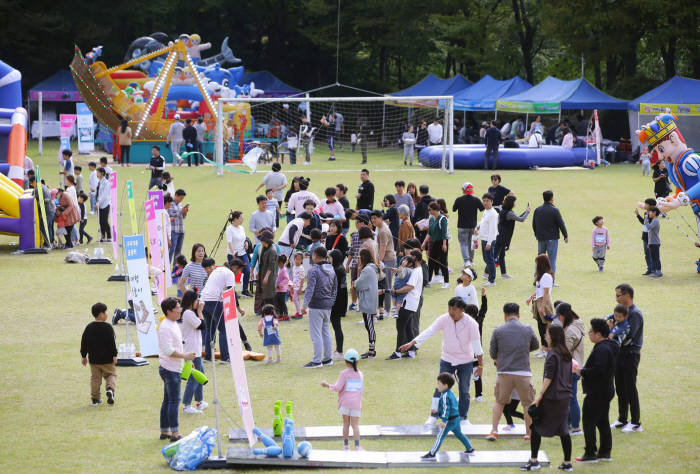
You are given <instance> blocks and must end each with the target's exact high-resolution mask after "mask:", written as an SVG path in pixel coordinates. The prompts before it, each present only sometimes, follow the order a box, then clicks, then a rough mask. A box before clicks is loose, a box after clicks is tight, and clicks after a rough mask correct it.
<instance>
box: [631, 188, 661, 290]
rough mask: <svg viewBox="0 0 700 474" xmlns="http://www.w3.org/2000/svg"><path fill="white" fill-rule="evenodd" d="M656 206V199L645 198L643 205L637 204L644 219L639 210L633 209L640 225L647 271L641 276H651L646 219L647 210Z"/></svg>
mask: <svg viewBox="0 0 700 474" xmlns="http://www.w3.org/2000/svg"><path fill="white" fill-rule="evenodd" d="M654 206H656V199H654V198H647V199H645V200H644V204H639V207H640V208H642V209H644V217H642V216H640V215H639V210H638V209H635V210H634V214H635V215H636V216H637V219H638V220H639V223H640V224H642V247H644V260H645V261H646V264H647V271H646V272H644V273H642V275H645V276H646V275H651V256H650V254H649V245H648V243H649V242H648V241H649V232H648V231H647V226H646V218H647V213H648V212H649V209H651V208H652V207H654Z"/></svg>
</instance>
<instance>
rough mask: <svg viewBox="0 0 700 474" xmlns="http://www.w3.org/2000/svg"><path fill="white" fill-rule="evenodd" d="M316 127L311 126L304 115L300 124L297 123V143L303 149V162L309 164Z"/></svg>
mask: <svg viewBox="0 0 700 474" xmlns="http://www.w3.org/2000/svg"><path fill="white" fill-rule="evenodd" d="M315 132H316V127H312V126H311V123H310V122H309V120H308V119H307V118H306V115H302V117H301V124H300V125H299V144H300V145H301V148H302V149H303V150H304V164H305V165H307V166H308V165H310V164H311V155H312V154H313V143H312V142H313V139H314V133H315Z"/></svg>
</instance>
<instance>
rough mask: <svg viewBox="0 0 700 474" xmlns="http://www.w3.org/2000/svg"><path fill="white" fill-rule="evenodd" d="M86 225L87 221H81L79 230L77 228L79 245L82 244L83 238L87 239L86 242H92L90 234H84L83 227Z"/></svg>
mask: <svg viewBox="0 0 700 474" xmlns="http://www.w3.org/2000/svg"><path fill="white" fill-rule="evenodd" d="M86 225H87V219H83V220H82V221H80V228H79V230H80V243H81V244H82V243H83V236H85V237H87V239H88V240H92V237H91V236H90V234H88V233H87V232H85V226H86Z"/></svg>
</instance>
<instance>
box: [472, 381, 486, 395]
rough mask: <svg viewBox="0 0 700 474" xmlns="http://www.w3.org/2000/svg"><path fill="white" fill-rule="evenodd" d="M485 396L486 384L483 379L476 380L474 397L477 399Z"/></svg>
mask: <svg viewBox="0 0 700 474" xmlns="http://www.w3.org/2000/svg"><path fill="white" fill-rule="evenodd" d="M483 394H484V383H483V381H482V380H481V377H479V378H478V379H476V380H475V381H474V396H475V397H480V396H482V395H483Z"/></svg>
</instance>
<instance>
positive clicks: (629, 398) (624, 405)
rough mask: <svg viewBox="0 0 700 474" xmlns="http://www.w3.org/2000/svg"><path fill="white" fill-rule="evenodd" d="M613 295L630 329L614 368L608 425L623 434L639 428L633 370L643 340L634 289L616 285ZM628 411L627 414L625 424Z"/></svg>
mask: <svg viewBox="0 0 700 474" xmlns="http://www.w3.org/2000/svg"><path fill="white" fill-rule="evenodd" d="M615 298H616V299H617V302H618V304H621V305H624V306H626V307H627V321H629V325H630V331H629V333H628V334H627V338H626V341H629V343H625V344H623V346H622V347H621V348H620V354H619V355H618V357H617V366H616V368H615V387H616V388H617V407H618V412H619V416H618V418H617V421H616V422H615V423H613V424H612V426H611V428H617V429H620V428H621V429H622V432H623V433H637V432H641V431H642V422H641V420H640V419H639V418H640V410H639V394H638V393H637V369H638V367H639V358H640V356H641V352H642V343H643V341H644V317H643V316H642V311H641V310H640V309H639V308H638V307H637V306H636V305H635V304H634V289H633V288H632V287H631V286H630V285H628V284H627V283H622V284H620V285H617V287H616V288H615ZM628 410H629V412H630V414H631V417H632V418H631V419H630V422H629V423H627V413H628Z"/></svg>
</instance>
